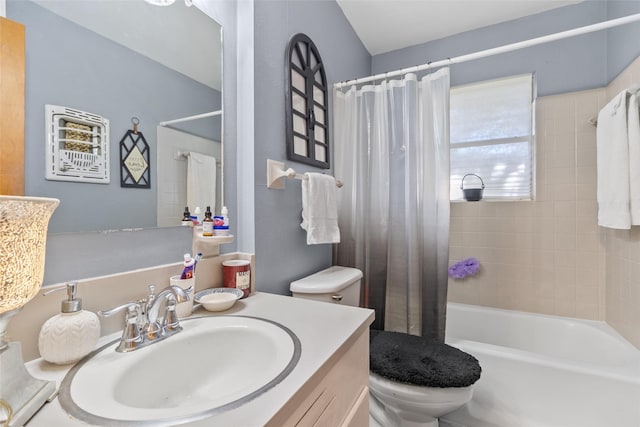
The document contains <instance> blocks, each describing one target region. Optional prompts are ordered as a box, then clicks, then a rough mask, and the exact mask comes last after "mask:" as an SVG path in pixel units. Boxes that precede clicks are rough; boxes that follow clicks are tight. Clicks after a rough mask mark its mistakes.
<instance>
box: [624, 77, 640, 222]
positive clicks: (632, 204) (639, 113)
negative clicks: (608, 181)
mask: <svg viewBox="0 0 640 427" xmlns="http://www.w3.org/2000/svg"><path fill="white" fill-rule="evenodd" d="M630 92H631V94H630V96H629V101H628V107H627V137H628V140H629V210H630V211H631V225H640V109H639V108H638V102H639V101H640V99H639V98H638V95H639V94H640V93H639V92H638V90H637V89H635V90H631V91H630Z"/></svg>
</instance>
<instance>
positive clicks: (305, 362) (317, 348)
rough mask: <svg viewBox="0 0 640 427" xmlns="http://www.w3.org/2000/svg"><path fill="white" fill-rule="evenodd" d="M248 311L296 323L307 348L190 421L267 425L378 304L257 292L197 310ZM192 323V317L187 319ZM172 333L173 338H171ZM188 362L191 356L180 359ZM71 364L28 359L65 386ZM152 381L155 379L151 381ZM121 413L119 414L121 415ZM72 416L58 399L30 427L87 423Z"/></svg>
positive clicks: (36, 371)
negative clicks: (224, 306)
mask: <svg viewBox="0 0 640 427" xmlns="http://www.w3.org/2000/svg"><path fill="white" fill-rule="evenodd" d="M228 314H233V315H243V316H254V317H261V318H264V319H269V320H272V321H275V322H278V323H280V324H282V325H284V326H286V327H288V328H289V329H291V330H292V331H293V332H294V333H295V334H296V335H297V337H298V339H299V340H300V343H301V347H302V354H301V356H300V360H299V361H298V364H297V365H296V367H295V368H294V369H293V371H292V372H291V373H290V374H289V375H288V376H287V377H285V378H284V379H283V380H282V382H281V383H280V384H278V385H276V386H275V387H273V388H272V389H270V390H268V391H266V392H265V393H264V394H262V395H260V396H258V397H257V398H255V399H254V400H252V401H250V402H247V403H246V404H244V405H242V406H240V407H238V408H236V409H231V410H229V411H226V412H223V413H221V414H218V415H215V416H213V417H211V418H209V419H206V420H202V421H199V422H192V423H190V424H185V425H189V426H211V425H212V423H215V425H220V426H232V425H234V426H245V427H250V426H262V425H264V424H266V423H267V422H268V421H269V420H270V419H271V418H272V417H273V416H274V415H275V414H276V413H277V412H278V410H279V409H280V408H281V407H282V406H284V404H285V403H287V401H288V400H289V399H290V398H291V397H292V396H293V395H294V394H295V393H296V392H297V391H298V390H299V389H300V388H301V387H302V386H303V385H304V384H305V382H306V381H307V380H308V379H309V378H310V377H311V376H312V375H313V374H314V373H315V372H316V371H317V370H318V369H319V368H320V367H321V366H322V365H323V364H324V363H325V362H326V361H327V359H329V357H331V356H332V355H333V354H334V353H335V352H336V351H337V350H339V349H340V348H341V347H342V346H343V345H344V344H345V343H346V342H347V340H348V339H349V338H350V337H351V336H353V335H354V333H355V332H359V331H362V330H363V329H364V328H368V327H369V325H370V324H371V322H373V318H374V314H373V311H372V310H368V309H362V308H356V307H348V306H342V305H338V304H328V303H323V302H317V301H311V300H305V299H300V298H292V297H287V296H282V295H273V294H267V293H256V294H253V295H251V296H250V297H248V298H246V299H243V300H240V301H238V302H237V303H236V304H235V305H234V306H233V307H232V308H231V309H229V310H227V311H225V312H223V313H220V314H217V313H210V312H207V311H206V310H204V309H203V308H199V309H197V310H194V312H193V316H202V315H214V316H215V315H218V316H220V315H228ZM184 327H185V328H187V327H188V322H186V323H185V325H184ZM119 335H120V333H117V334H115V335H111V336H110V337H109V339H108V340H107V339H103V340H101V341H100V343H99V345H100V344H103V343H104V342H108V341H110V340H113V339H115V338H118V337H119ZM168 339H171V338H168ZM256 357H257V360H256V363H260V360H259V357H260V356H259V355H256ZM176 363H180V364H181V363H186V364H187V365H188V363H189V361H188V360H180V361H176ZM71 366H72V365H68V366H55V365H52V364H49V363H47V362H45V361H43V360H42V359H36V360H34V361H31V362H29V363H27V369H28V370H29V371H30V372H31V374H32V375H33V376H35V377H37V378H42V379H47V380H55V381H56V382H57V385H58V386H59V385H60V383H61V381H62V379H63V378H64V375H65V374H66V372H67V371H68V370H69V369H70V368H71ZM150 386H152V385H150ZM116 418H117V417H116ZM86 425H87V424H86V423H84V422H83V421H79V420H76V419H74V418H71V417H70V416H69V415H68V414H67V413H66V412H65V411H64V410H63V409H62V408H61V407H60V404H59V402H58V400H57V399H55V400H54V401H53V402H51V403H48V404H46V405H45V406H44V407H43V408H42V409H41V410H40V412H38V413H37V414H36V415H35V416H34V417H33V418H32V419H31V420H30V421H29V422H28V423H27V427H52V426H56V427H58V426H59V427H63V426H70V427H72V426H86Z"/></svg>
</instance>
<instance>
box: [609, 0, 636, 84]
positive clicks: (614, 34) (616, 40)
mask: <svg viewBox="0 0 640 427" xmlns="http://www.w3.org/2000/svg"><path fill="white" fill-rule="evenodd" d="M637 13H640V1H638V0H609V1H608V2H607V19H615V18H620V17H623V16H628V15H635V14H637ZM639 55H640V23H638V22H635V23H633V24H627V25H623V26H620V27H616V28H611V29H609V30H607V82H610V81H611V80H613V79H614V78H616V76H617V75H618V74H620V73H621V72H622V71H623V70H624V69H625V68H627V66H629V64H630V63H631V62H632V61H633V60H634V59H636V58H637V57H638V56H639Z"/></svg>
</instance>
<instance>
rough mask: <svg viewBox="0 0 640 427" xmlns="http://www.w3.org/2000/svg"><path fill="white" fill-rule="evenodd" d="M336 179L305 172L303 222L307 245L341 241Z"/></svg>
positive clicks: (303, 182)
mask: <svg viewBox="0 0 640 427" xmlns="http://www.w3.org/2000/svg"><path fill="white" fill-rule="evenodd" d="M337 206H338V205H337V204H336V180H335V178H334V177H332V176H329V175H324V174H321V173H305V179H303V180H302V224H300V227H302V228H303V229H305V230H307V245H316V244H321V243H340V229H339V228H338V207H337Z"/></svg>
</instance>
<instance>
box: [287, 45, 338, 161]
mask: <svg viewBox="0 0 640 427" xmlns="http://www.w3.org/2000/svg"><path fill="white" fill-rule="evenodd" d="M286 84H287V86H286V94H287V105H286V108H287V112H286V119H287V159H289V160H295V161H297V162H301V163H306V164H309V165H313V166H317V167H321V168H324V169H328V168H329V131H328V129H329V107H328V105H329V97H328V96H327V77H326V75H325V72H324V65H322V59H320V53H318V49H317V48H316V46H315V44H313V41H311V39H310V38H309V37H307V36H306V35H304V34H296V35H294V36H293V37H292V38H291V40H289V46H288V48H287V67H286Z"/></svg>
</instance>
